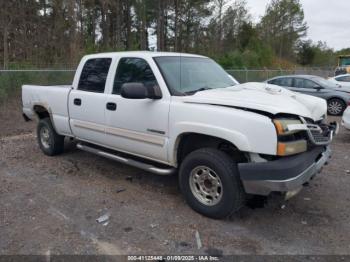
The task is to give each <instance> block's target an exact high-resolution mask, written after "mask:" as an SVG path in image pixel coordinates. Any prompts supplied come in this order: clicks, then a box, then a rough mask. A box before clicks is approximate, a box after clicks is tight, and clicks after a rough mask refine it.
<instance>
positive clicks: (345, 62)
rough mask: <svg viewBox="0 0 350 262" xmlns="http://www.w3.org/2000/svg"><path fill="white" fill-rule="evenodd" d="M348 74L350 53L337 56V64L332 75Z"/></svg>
mask: <svg viewBox="0 0 350 262" xmlns="http://www.w3.org/2000/svg"><path fill="white" fill-rule="evenodd" d="M343 74H350V55H340V56H338V66H337V68H336V69H335V72H334V75H336V76H338V75H343Z"/></svg>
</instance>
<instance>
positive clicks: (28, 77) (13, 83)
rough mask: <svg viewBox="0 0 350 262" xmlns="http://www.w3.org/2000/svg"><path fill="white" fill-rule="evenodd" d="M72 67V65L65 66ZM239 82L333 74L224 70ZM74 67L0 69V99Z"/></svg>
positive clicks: (54, 80) (61, 79) (68, 76)
mask: <svg viewBox="0 0 350 262" xmlns="http://www.w3.org/2000/svg"><path fill="white" fill-rule="evenodd" d="M66 68H72V67H66ZM226 71H227V72H228V73H229V74H231V75H232V76H233V77H235V78H236V79H237V80H238V81H239V82H240V83H245V82H262V81H265V80H267V79H269V78H272V77H275V76H281V75H292V74H307V75H318V76H322V77H325V78H326V77H329V76H332V75H334V70H333V69H332V68H294V69H266V68H265V69H230V70H226ZM74 73H75V70H74V69H47V68H46V69H45V68H42V69H40V68H36V69H23V68H22V69H9V70H0V100H3V99H4V98H6V97H7V96H8V95H9V94H12V93H16V92H19V91H20V87H21V86H22V85H24V84H32V85H69V84H71V83H72V81H73V77H74Z"/></svg>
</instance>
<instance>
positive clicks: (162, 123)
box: [22, 52, 327, 166]
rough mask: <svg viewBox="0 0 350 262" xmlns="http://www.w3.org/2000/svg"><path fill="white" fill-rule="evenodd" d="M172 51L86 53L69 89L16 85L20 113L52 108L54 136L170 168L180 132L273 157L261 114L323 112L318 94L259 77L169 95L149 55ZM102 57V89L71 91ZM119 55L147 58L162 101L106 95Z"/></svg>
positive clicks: (269, 127)
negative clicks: (105, 68) (112, 107)
mask: <svg viewBox="0 0 350 262" xmlns="http://www.w3.org/2000/svg"><path fill="white" fill-rule="evenodd" d="M179 55H180V54H176V53H154V52H120V53H104V54H97V55H89V56H85V57H83V59H82V60H81V62H80V64H79V66H78V68H77V72H76V75H75V77H74V81H73V84H72V87H73V89H72V88H71V87H70V86H64V87H60V86H50V87H46V86H29V85H25V86H23V88H22V97H23V112H24V113H25V114H26V115H27V116H28V117H29V118H33V117H34V116H35V113H34V111H33V108H34V106H35V105H42V106H44V107H45V108H47V110H48V111H49V113H50V114H51V117H52V121H53V123H54V126H55V128H56V131H57V132H58V133H59V134H62V135H66V136H72V137H76V138H78V139H80V140H84V141H89V142H92V143H95V144H98V145H102V146H105V147H108V148H112V149H115V150H119V151H123V152H127V153H131V154H134V155H137V156H140V157H143V158H147V159H152V160H155V161H158V162H161V163H166V164H169V165H172V166H176V165H177V164H176V150H177V144H178V142H179V139H180V138H181V136H182V135H183V134H186V133H192V132H193V133H199V134H205V135H210V136H215V137H218V138H222V139H225V140H227V141H230V142H232V143H233V144H234V145H235V146H236V147H237V148H238V149H240V150H241V151H243V152H250V153H261V154H269V155H275V154H276V148H277V135H276V130H275V127H274V125H273V123H272V121H271V119H270V118H269V117H268V116H267V115H276V114H279V113H287V114H293V115H298V116H303V117H308V118H312V119H314V120H319V119H321V117H322V116H323V115H325V114H326V111H327V105H326V102H325V101H324V100H322V99H319V98H316V97H312V96H307V95H302V94H296V93H293V92H291V91H288V90H286V89H283V88H281V87H278V86H273V85H267V84H262V83H247V84H241V85H236V86H234V87H230V88H225V89H216V90H208V91H202V92H198V93H196V94H195V95H193V96H171V95H170V93H169V90H168V88H167V86H166V84H165V81H164V79H163V77H162V75H161V73H160V71H159V69H158V67H157V65H156V64H155V62H154V60H153V57H156V56H179ZM181 55H182V56H195V55H188V54H181ZM102 57H107V58H112V63H111V67H110V70H109V73H108V76H107V81H106V88H105V93H102V94H100V93H90V92H84V91H79V90H77V86H78V83H79V78H80V73H81V71H82V68H83V66H84V64H85V62H86V61H87V60H88V59H91V58H102ZM121 57H135V58H143V59H145V60H146V61H147V62H148V64H149V65H150V66H151V68H152V70H153V73H154V75H155V76H156V79H157V81H158V85H159V87H160V89H161V92H162V99H160V100H151V99H144V100H132V99H125V98H123V97H121V96H119V95H114V94H112V86H113V81H114V76H115V72H116V69H117V65H118V61H119V59H120V58H121ZM195 57H199V56H195ZM75 98H80V99H81V100H82V105H81V106H75V105H74V104H73V101H74V99H75ZM107 102H113V103H116V104H117V110H116V111H109V110H106V103H107ZM245 109H249V110H250V111H247V110H245ZM255 111H256V112H255ZM259 112H262V113H263V114H261V113H259ZM264 114H265V115H264ZM154 131H158V133H157V132H154Z"/></svg>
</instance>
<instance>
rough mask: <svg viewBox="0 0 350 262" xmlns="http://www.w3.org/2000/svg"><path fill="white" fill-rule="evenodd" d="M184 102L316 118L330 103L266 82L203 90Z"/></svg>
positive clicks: (320, 115)
mask: <svg viewBox="0 0 350 262" xmlns="http://www.w3.org/2000/svg"><path fill="white" fill-rule="evenodd" d="M184 102H186V103H198V104H211V105H222V106H232V107H238V108H246V109H252V110H258V111H264V112H268V113H270V114H273V115H276V114H279V113H286V114H293V115H298V116H302V117H307V118H311V119H313V120H314V121H317V120H319V119H321V118H322V116H324V115H325V114H326V113H327V103H326V101H325V100H324V99H321V98H318V97H313V96H309V95H304V94H300V93H295V92H292V91H289V90H287V89H285V88H282V87H280V86H276V85H270V84H265V83H245V84H240V85H236V86H232V87H227V88H218V89H211V90H206V91H201V92H197V93H195V94H194V95H193V96H186V97H184Z"/></svg>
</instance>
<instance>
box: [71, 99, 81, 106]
mask: <svg viewBox="0 0 350 262" xmlns="http://www.w3.org/2000/svg"><path fill="white" fill-rule="evenodd" d="M73 103H74V105H76V106H81V99H80V98H74V101H73Z"/></svg>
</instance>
